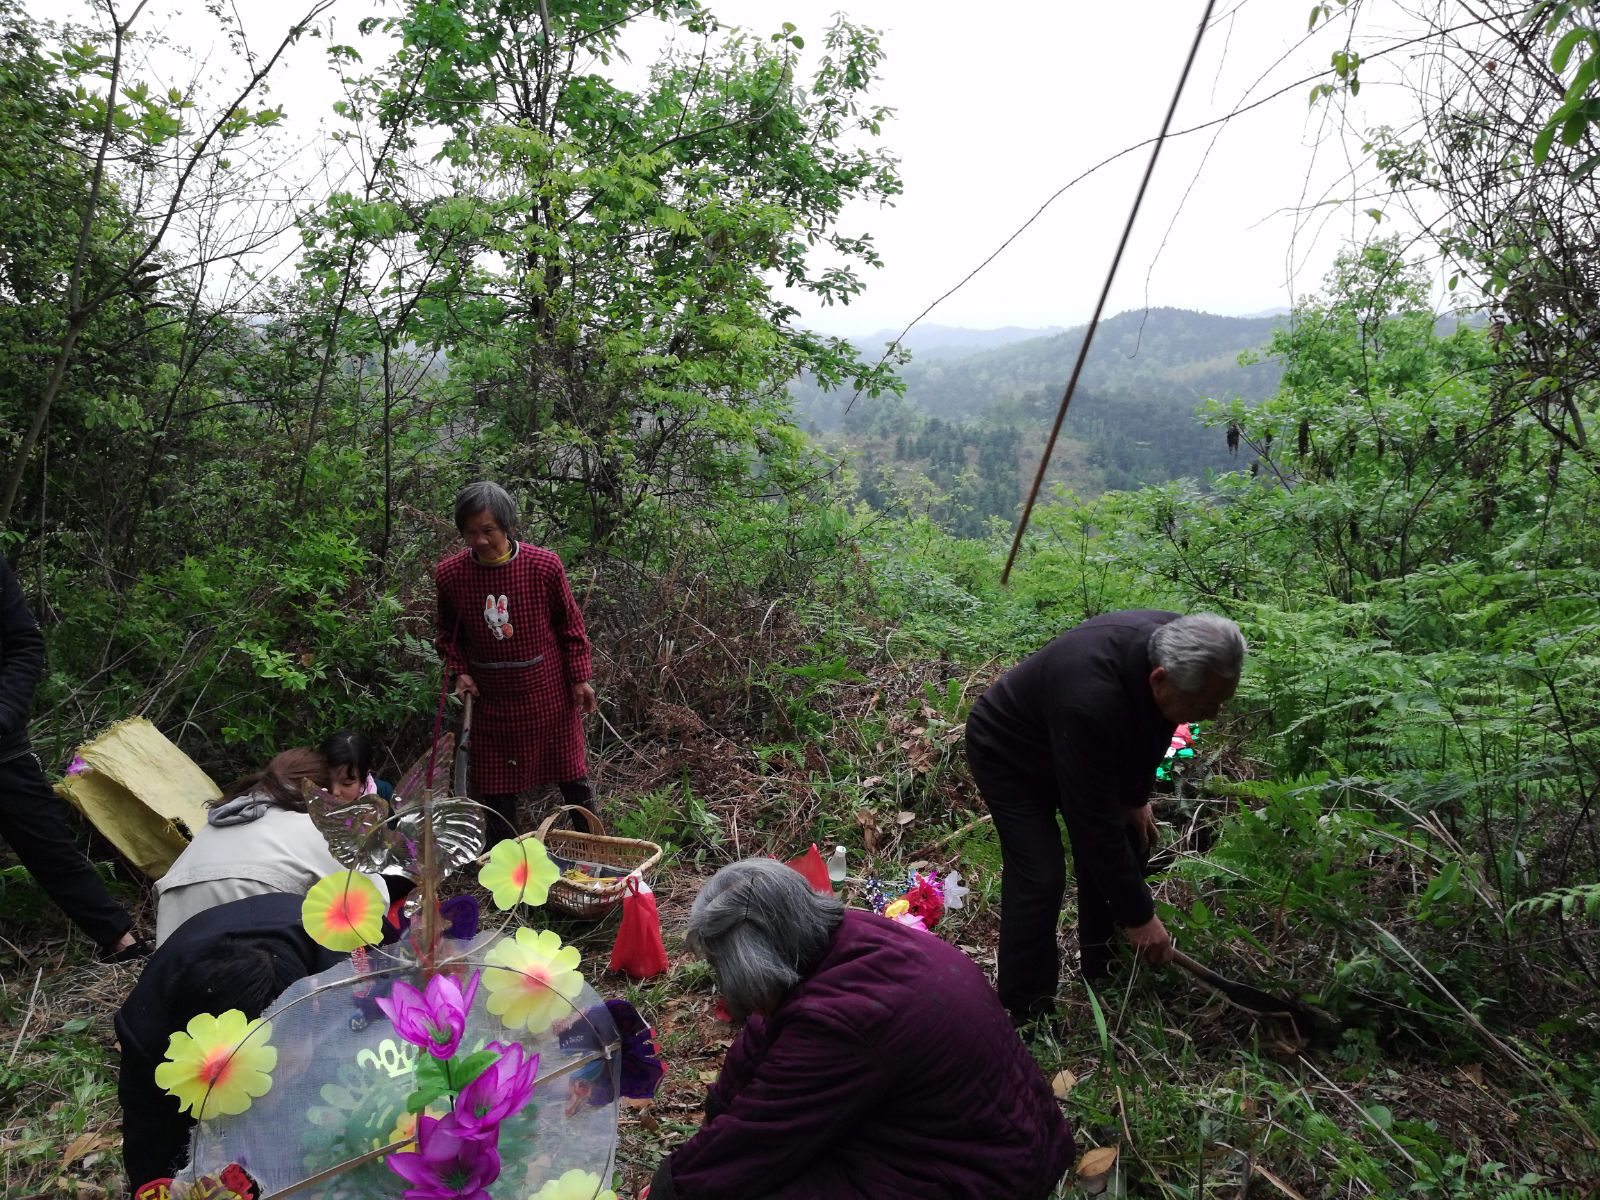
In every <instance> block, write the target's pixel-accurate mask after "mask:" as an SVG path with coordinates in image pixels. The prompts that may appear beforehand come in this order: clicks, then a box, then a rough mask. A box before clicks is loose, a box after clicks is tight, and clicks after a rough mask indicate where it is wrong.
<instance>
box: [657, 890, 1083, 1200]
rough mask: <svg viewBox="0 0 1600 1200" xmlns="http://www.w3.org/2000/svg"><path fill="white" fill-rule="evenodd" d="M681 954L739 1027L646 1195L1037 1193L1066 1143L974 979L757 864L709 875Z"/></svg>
mask: <svg viewBox="0 0 1600 1200" xmlns="http://www.w3.org/2000/svg"><path fill="white" fill-rule="evenodd" d="M688 944H689V946H690V948H691V949H692V950H694V951H695V952H696V953H698V954H701V955H703V956H704V957H705V959H706V961H707V962H708V963H709V964H710V966H711V969H712V971H713V972H714V973H715V974H716V977H717V982H718V984H719V986H720V987H721V989H722V993H723V996H724V998H725V999H726V1001H727V1004H728V1008H729V1010H730V1011H731V1012H732V1013H733V1015H734V1017H735V1018H736V1019H737V1018H740V1017H746V1018H748V1020H747V1021H746V1023H745V1026H744V1029H743V1031H742V1032H741V1033H740V1034H739V1037H738V1039H737V1040H736V1041H735V1042H734V1043H733V1046H732V1047H731V1048H730V1049H729V1051H728V1056H727V1060H726V1062H725V1063H724V1064H723V1068H722V1073H721V1075H720V1076H719V1077H718V1079H717V1082H716V1083H715V1084H713V1085H712V1087H711V1089H710V1091H709V1093H708V1094H707V1096H706V1120H705V1124H704V1125H703V1126H702V1127H701V1128H700V1131H699V1132H698V1133H697V1134H695V1135H694V1137H692V1138H690V1139H689V1141H688V1142H686V1143H685V1144H684V1145H683V1146H681V1147H679V1148H678V1149H677V1150H676V1151H674V1152H673V1154H672V1155H671V1156H670V1157H669V1158H667V1159H665V1160H663V1161H662V1163H661V1165H660V1167H659V1168H658V1169H657V1171H656V1174H655V1178H654V1180H652V1182H651V1186H650V1200H757V1198H763V1197H771V1198H774V1200H777V1198H783V1197H790V1198H799V1197H808V1198H812V1200H819V1198H823V1197H826V1198H827V1200H848V1198H849V1197H874V1198H878V1197H888V1196H906V1197H910V1196H927V1197H933V1196H937V1197H949V1198H957V1197H972V1198H974V1200H978V1198H982V1200H988V1198H990V1197H995V1196H1006V1197H1014V1198H1015V1200H1038V1198H1042V1197H1045V1196H1048V1195H1050V1193H1051V1190H1052V1189H1053V1187H1054V1186H1055V1183H1056V1181H1057V1180H1058V1179H1059V1178H1060V1177H1061V1175H1062V1174H1063V1172H1065V1171H1066V1169H1067V1167H1068V1165H1069V1164H1070V1163H1071V1162H1072V1159H1073V1144H1072V1133H1071V1131H1070V1130H1069V1129H1068V1128H1067V1123H1066V1121H1065V1119H1064V1118H1063V1117H1062V1115H1061V1110H1060V1108H1059V1107H1058V1105H1057V1103H1056V1100H1055V1098H1054V1097H1053V1096H1052V1095H1051V1092H1050V1089H1049V1087H1048V1086H1047V1085H1046V1083H1045V1080H1044V1077H1043V1075H1041V1074H1040V1072H1039V1068H1038V1066H1037V1065H1036V1064H1035V1063H1034V1061H1033V1059H1031V1058H1030V1057H1029V1056H1028V1053H1027V1051H1026V1049H1025V1048H1024V1047H1023V1045H1022V1042H1021V1040H1020V1039H1019V1038H1018V1037H1017V1034H1016V1031H1015V1030H1014V1029H1013V1028H1012V1026H1011V1022H1010V1020H1009V1019H1008V1018H1007V1016H1006V1012H1005V1009H1003V1008H1002V1007H1001V1006H1000V1001H999V999H998V998H997V997H996V996H995V993H994V990H993V989H992V988H991V987H990V986H989V983H988V980H986V979H985V978H984V976H983V973H982V972H981V971H980V970H978V968H977V967H976V966H975V965H974V964H973V963H972V962H970V961H969V960H968V959H967V958H966V956H965V955H963V954H962V953H961V952H960V951H959V950H957V949H955V948H954V947H953V946H950V945H947V944H946V943H945V942H943V941H941V940H940V939H939V938H937V937H934V936H933V935H932V934H929V933H924V932H921V931H919V930H914V929H910V928H907V927H906V926H903V925H898V924H896V923H895V922H893V921H888V920H885V919H884V918H883V917H880V916H877V915H875V914H873V913H868V912H858V911H849V912H847V911H845V909H844V907H843V905H841V904H840V903H839V902H838V901H837V900H835V899H834V898H833V897H831V896H824V895H819V894H818V893H817V892H814V891H813V890H812V889H811V886H810V885H809V884H808V883H807V882H806V881H805V880H804V879H803V878H802V877H801V876H800V875H799V874H798V873H797V872H796V871H793V870H791V869H790V868H789V867H786V866H784V865H783V864H782V863H780V862H778V861H776V860H775V859H766V858H752V859H746V860H745V861H743V862H737V863H733V864H731V865H730V866H726V867H724V868H723V869H722V870H720V871H718V872H717V873H716V874H715V875H713V876H712V877H711V879H709V880H708V881H707V882H706V884H705V886H704V887H703V888H701V889H700V894H699V896H697V897H696V898H695V902H694V907H693V909H692V910H691V912H690V915H689V929H688Z"/></svg>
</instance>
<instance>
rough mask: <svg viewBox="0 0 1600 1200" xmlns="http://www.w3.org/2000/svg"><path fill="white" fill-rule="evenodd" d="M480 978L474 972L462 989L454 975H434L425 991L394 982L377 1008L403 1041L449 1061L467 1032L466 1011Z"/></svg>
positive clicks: (476, 991)
mask: <svg viewBox="0 0 1600 1200" xmlns="http://www.w3.org/2000/svg"><path fill="white" fill-rule="evenodd" d="M479 978H480V972H478V971H474V972H473V973H472V975H471V977H470V978H469V979H468V980H467V986H466V987H465V989H463V988H462V986H461V981H460V980H459V979H457V978H456V977H455V976H453V975H444V974H440V975H435V976H434V977H433V978H432V979H430V980H428V987H427V990H426V991H422V990H420V989H418V988H417V987H415V986H414V985H412V984H409V983H407V982H405V980H403V979H402V980H396V981H395V985H394V987H392V988H390V989H389V994H388V995H387V996H380V997H378V1000H377V1005H378V1007H379V1008H380V1009H382V1010H383V1012H384V1014H385V1015H386V1016H388V1018H389V1020H390V1022H391V1023H393V1025H394V1031H395V1032H396V1033H398V1034H399V1035H400V1036H401V1037H403V1038H405V1040H406V1041H408V1042H410V1043H411V1044H412V1045H414V1046H421V1047H422V1048H423V1049H424V1050H426V1051H427V1052H428V1053H429V1054H431V1055H433V1057H434V1058H449V1057H450V1056H451V1055H452V1054H454V1053H455V1052H456V1047H457V1046H459V1045H461V1035H462V1034H463V1033H465V1032H466V1031H467V1012H468V1010H470V1009H471V1008H472V998H473V997H474V996H476V995H477V994H478V980H479Z"/></svg>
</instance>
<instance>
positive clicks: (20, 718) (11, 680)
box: [0, 556, 44, 762]
mask: <svg viewBox="0 0 1600 1200" xmlns="http://www.w3.org/2000/svg"><path fill="white" fill-rule="evenodd" d="M43 675H44V634H43V633H41V632H40V631H39V622H37V621H35V620H34V619H33V612H32V610H30V609H29V608H28V601H27V599H26V598H25V597H24V596H23V594H22V587H21V585H19V584H18V583H17V577H16V575H15V574H14V573H13V572H12V570H11V564H10V563H8V562H7V561H6V560H5V558H4V557H3V556H0V762H9V761H10V760H11V759H13V758H17V757H19V756H20V755H23V754H26V753H27V752H28V750H29V749H30V747H29V743H28V710H29V709H30V708H32V707H33V693H34V691H35V690H36V689H37V688H38V686H39V680H40V678H41V677H42V676H43Z"/></svg>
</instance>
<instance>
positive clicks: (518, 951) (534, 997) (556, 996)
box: [483, 929, 583, 1033]
mask: <svg viewBox="0 0 1600 1200" xmlns="http://www.w3.org/2000/svg"><path fill="white" fill-rule="evenodd" d="M486 958H487V961H488V962H489V963H490V964H492V965H490V966H488V967H486V968H485V969H484V972H483V983H484V986H485V987H487V988H488V989H489V1002H488V1009H489V1011H490V1012H491V1013H493V1014H494V1015H495V1016H497V1017H499V1018H500V1020H501V1022H502V1023H503V1024H504V1025H505V1027H506V1028H507V1029H516V1028H517V1027H518V1026H522V1027H524V1028H526V1029H527V1030H528V1032H530V1033H543V1032H544V1031H545V1030H546V1029H549V1028H550V1026H551V1025H552V1024H554V1023H555V1020H556V1018H557V1017H561V1016H565V1015H566V1014H567V1013H569V1012H571V1011H572V1005H571V1003H570V1001H571V999H572V997H574V996H576V995H577V994H578V993H579V992H580V991H582V990H583V976H582V975H580V974H578V963H579V962H580V961H581V960H582V955H580V954H579V953H578V950H577V948H576V947H574V946H563V945H562V944H561V939H560V938H559V937H557V936H556V935H555V934H553V933H551V932H550V931H549V930H548V929H543V930H540V931H539V932H538V933H534V931H533V930H531V929H519V930H517V936H516V939H515V940H512V939H510V938H507V939H505V940H504V941H501V942H498V943H496V945H495V946H494V947H493V948H492V949H491V950H490V951H489V953H488V954H487V955H486Z"/></svg>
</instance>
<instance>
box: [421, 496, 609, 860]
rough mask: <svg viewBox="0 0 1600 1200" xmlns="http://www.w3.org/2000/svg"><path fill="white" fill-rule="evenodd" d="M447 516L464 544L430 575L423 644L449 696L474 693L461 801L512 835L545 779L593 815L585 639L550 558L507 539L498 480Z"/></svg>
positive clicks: (510, 510) (512, 515) (509, 527)
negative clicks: (432, 603)
mask: <svg viewBox="0 0 1600 1200" xmlns="http://www.w3.org/2000/svg"><path fill="white" fill-rule="evenodd" d="M455 516H456V528H457V529H458V530H459V531H460V532H461V537H462V539H463V540H464V541H465V542H466V543H467V548H466V549H465V550H462V551H460V552H458V553H456V554H452V555H451V556H450V557H449V558H447V559H445V560H444V561H443V562H442V563H440V564H439V565H438V567H437V568H436V569H435V571H434V584H435V587H436V590H437V593H438V597H439V616H438V630H437V633H436V635H435V638H434V644H435V645H436V646H437V647H438V648H439V654H440V655H441V657H443V659H444V663H445V669H446V670H447V671H449V672H450V673H451V674H452V675H454V676H455V680H456V695H458V696H463V695H469V694H470V695H472V696H475V697H477V699H476V700H475V702H474V711H473V718H472V741H471V748H470V754H471V762H472V780H471V786H472V793H473V795H474V796H475V797H476V798H477V799H479V800H481V801H483V802H484V803H485V804H488V805H489V806H490V807H491V808H493V809H494V810H495V811H496V812H498V813H499V814H500V816H501V817H502V818H503V819H504V820H505V822H506V825H507V826H509V827H510V829H511V830H512V831H513V832H517V831H518V830H517V819H516V818H517V811H516V809H517V799H518V797H520V796H521V795H522V793H524V792H526V791H528V790H529V789H531V788H536V787H541V786H543V785H544V784H547V783H554V784H558V785H560V788H561V794H562V797H563V798H564V799H565V800H566V802H567V803H568V804H581V805H582V806H583V807H585V808H588V809H590V810H591V811H592V810H593V808H594V801H593V791H592V789H591V788H590V786H589V778H588V776H589V770H588V765H587V763H586V762H585V753H584V742H583V718H584V716H585V714H587V713H592V712H594V710H595V708H596V702H595V694H594V686H593V684H591V683H590V670H589V637H588V634H587V633H585V632H584V628H583V613H582V612H581V611H580V610H579V608H578V602H577V601H576V600H574V599H573V596H572V589H571V587H569V586H568V584H567V573H566V571H565V570H564V569H563V568H562V566H561V560H560V559H559V558H557V557H556V556H555V555H554V554H552V553H551V552H550V551H549V550H545V549H542V548H541V547H539V546H533V545H530V544H528V543H527V542H521V541H517V540H516V538H515V533H514V531H515V529H516V507H515V506H514V505H513V504H512V501H511V497H510V496H509V495H507V494H506V491H505V489H504V488H502V487H500V486H499V485H498V484H494V483H473V484H468V485H467V486H466V487H464V488H462V489H461V494H460V495H459V496H457V497H456V513H455ZM498 832H504V830H500V831H498Z"/></svg>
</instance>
